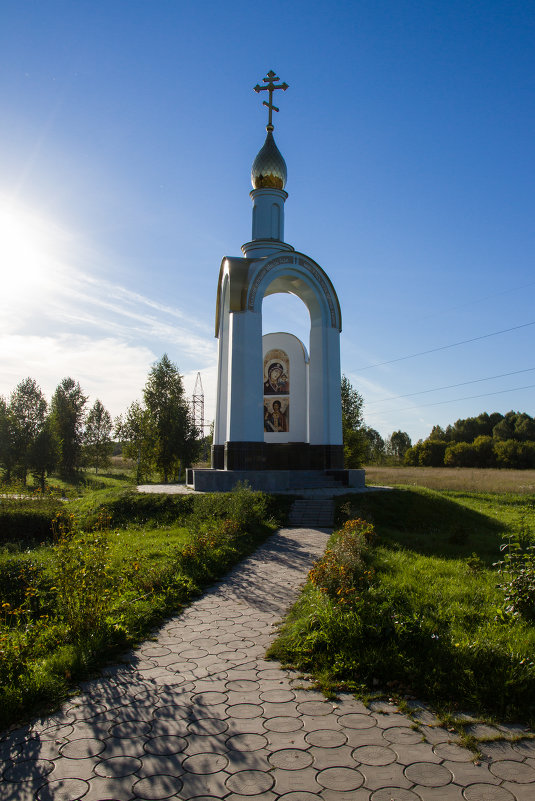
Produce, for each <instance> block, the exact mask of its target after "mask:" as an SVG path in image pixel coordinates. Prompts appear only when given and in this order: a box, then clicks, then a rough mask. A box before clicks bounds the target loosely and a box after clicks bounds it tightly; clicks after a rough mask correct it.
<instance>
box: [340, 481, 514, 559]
mask: <svg viewBox="0 0 535 801" xmlns="http://www.w3.org/2000/svg"><path fill="white" fill-rule="evenodd" d="M352 517H361V518H364V519H365V520H368V521H369V522H371V523H373V524H374V525H375V528H376V531H377V533H378V534H379V536H380V537H381V542H382V544H383V545H386V546H387V547H392V548H406V549H410V550H412V551H415V552H416V553H420V554H424V555H426V556H440V557H443V558H445V559H459V558H461V559H462V558H465V557H470V556H471V555H472V554H473V553H476V554H477V555H478V556H479V557H480V559H482V560H483V562H485V563H486V564H488V565H491V564H492V563H493V562H495V561H496V560H497V559H498V558H499V552H500V551H499V548H500V544H501V543H502V541H503V539H504V537H505V536H506V533H507V526H506V525H505V524H504V523H502V522H501V521H499V520H496V519H495V518H493V517H490V516H489V515H487V514H483V513H481V512H476V511H474V510H473V509H468V508H466V507H465V506H463V505H462V504H461V503H459V502H457V501H456V500H454V499H450V498H445V497H444V496H443V495H442V494H441V493H439V492H435V491H433V490H424V489H414V490H413V489H397V488H396V489H393V490H391V491H390V492H380V493H379V492H377V493H369V494H360V495H345V496H340V497H339V498H338V499H337V502H336V523H337V525H339V524H341V523H343V522H344V521H345V520H347V519H349V518H352Z"/></svg>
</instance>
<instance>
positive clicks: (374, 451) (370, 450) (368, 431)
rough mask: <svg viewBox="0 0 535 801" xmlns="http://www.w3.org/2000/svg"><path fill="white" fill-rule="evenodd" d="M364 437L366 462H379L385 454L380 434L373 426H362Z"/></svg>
mask: <svg viewBox="0 0 535 801" xmlns="http://www.w3.org/2000/svg"><path fill="white" fill-rule="evenodd" d="M363 430H364V436H365V438H366V463H375V464H380V463H381V462H382V461H383V459H384V456H385V454H386V445H385V441H384V439H383V438H382V436H381V435H380V434H379V432H378V431H376V430H375V428H371V427H370V426H365V427H364V429H363Z"/></svg>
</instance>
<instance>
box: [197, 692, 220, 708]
mask: <svg viewBox="0 0 535 801" xmlns="http://www.w3.org/2000/svg"><path fill="white" fill-rule="evenodd" d="M226 701H227V696H226V695H225V693H219V692H205V693H197V695H194V696H193V702H194V703H195V704H201V705H202V706H215V705H216V704H224V703H226Z"/></svg>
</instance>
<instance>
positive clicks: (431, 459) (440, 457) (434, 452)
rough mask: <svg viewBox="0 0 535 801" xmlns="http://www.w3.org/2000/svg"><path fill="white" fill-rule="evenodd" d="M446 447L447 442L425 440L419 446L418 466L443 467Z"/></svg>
mask: <svg viewBox="0 0 535 801" xmlns="http://www.w3.org/2000/svg"><path fill="white" fill-rule="evenodd" d="M447 445H448V443H447V442H441V441H440V440H433V439H428V440H425V442H422V443H421V445H420V449H419V454H418V464H419V465H420V466H421V467H443V466H444V454H445V452H446V448H447Z"/></svg>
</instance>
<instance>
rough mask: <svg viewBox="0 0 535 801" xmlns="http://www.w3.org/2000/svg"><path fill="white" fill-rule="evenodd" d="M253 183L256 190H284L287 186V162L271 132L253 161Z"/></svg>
mask: <svg viewBox="0 0 535 801" xmlns="http://www.w3.org/2000/svg"><path fill="white" fill-rule="evenodd" d="M251 183H252V184H253V188H254V189H265V188H270V189H284V186H285V184H286V162H285V161H284V159H283V157H282V154H281V152H280V150H279V148H278V147H277V145H276V144H275V140H274V138H273V134H272V133H271V131H269V130H268V134H267V136H266V141H265V142H264V144H263V146H262V148H261V149H260V150H259V152H258V155H257V157H256V158H255V160H254V161H253V166H252V168H251Z"/></svg>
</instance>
